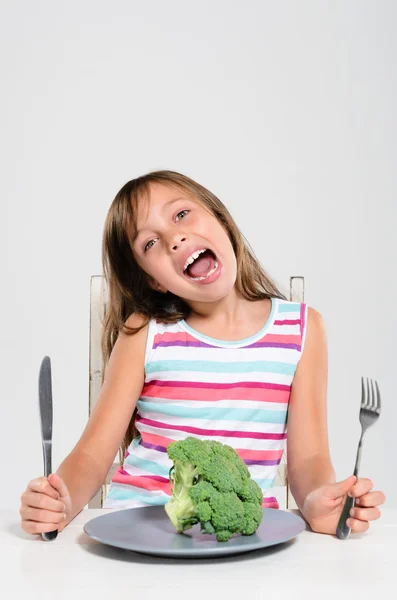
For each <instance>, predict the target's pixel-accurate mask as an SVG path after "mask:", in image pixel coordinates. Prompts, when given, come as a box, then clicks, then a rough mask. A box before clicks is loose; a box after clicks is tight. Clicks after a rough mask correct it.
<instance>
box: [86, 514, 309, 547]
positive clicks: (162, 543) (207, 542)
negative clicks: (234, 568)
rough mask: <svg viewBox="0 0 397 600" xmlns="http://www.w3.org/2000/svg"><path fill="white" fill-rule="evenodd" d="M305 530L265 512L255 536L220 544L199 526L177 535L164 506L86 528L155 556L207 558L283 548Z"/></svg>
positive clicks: (105, 518)
mask: <svg viewBox="0 0 397 600" xmlns="http://www.w3.org/2000/svg"><path fill="white" fill-rule="evenodd" d="M304 529H305V522H304V521H303V519H301V518H300V517H298V516H296V515H294V514H293V513H289V512H286V511H283V510H277V509H273V508H264V509H263V519H262V522H261V524H260V526H259V528H258V529H257V531H256V533H254V534H253V535H249V536H245V535H234V536H233V537H232V538H231V539H230V540H229V541H228V542H217V541H216V538H215V535H208V534H203V533H200V526H199V525H195V526H194V527H192V529H189V530H187V531H185V533H177V532H176V531H175V529H174V526H173V525H172V523H171V521H170V520H169V518H168V516H167V514H166V512H165V510H164V506H147V507H146V506H145V507H143V508H129V509H124V510H117V511H112V512H110V513H109V514H108V515H101V516H100V517H96V518H95V519H92V520H91V521H88V523H86V524H85V526H84V531H85V533H86V534H87V535H89V536H90V537H91V538H93V539H94V540H97V541H98V542H102V543H103V544H107V545H109V546H116V547H117V548H123V549H124V550H133V551H134V552H140V553H142V554H152V555H154V556H169V557H177V558H205V557H209V556H225V555H231V554H240V553H242V552H250V551H251V550H258V549H260V548H266V547H267V546H274V545H275V544H281V543H282V542H286V541H288V540H290V539H292V538H294V537H295V536H296V535H298V533H300V532H301V531H303V530H304Z"/></svg>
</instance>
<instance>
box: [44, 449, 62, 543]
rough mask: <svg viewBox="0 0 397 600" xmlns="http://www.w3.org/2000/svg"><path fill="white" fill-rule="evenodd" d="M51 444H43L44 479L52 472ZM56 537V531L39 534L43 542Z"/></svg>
mask: <svg viewBox="0 0 397 600" xmlns="http://www.w3.org/2000/svg"><path fill="white" fill-rule="evenodd" d="M51 445H52V444H51V442H50V441H49V442H43V459H44V477H49V476H50V475H51V472H52V466H51ZM57 535H58V529H55V530H54V531H48V532H45V533H42V534H41V537H42V538H43V540H46V541H51V540H55V538H56V537H57Z"/></svg>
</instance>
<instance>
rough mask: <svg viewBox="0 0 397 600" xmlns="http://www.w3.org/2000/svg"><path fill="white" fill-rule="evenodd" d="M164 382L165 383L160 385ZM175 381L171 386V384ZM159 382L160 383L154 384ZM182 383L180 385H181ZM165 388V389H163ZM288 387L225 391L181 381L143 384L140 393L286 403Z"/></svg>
mask: <svg viewBox="0 0 397 600" xmlns="http://www.w3.org/2000/svg"><path fill="white" fill-rule="evenodd" d="M164 383H166V384H167V385H162V384H164ZM174 383H177V384H179V385H176V386H175V387H173V384H174ZM156 384H160V385H156ZM181 384H182V385H181ZM165 388H166V389H165ZM289 395H290V389H289V388H288V390H270V389H267V390H264V389H255V388H244V387H238V388H232V389H230V390H229V391H227V393H226V392H225V390H222V389H219V388H216V389H211V388H197V389H196V388H194V387H192V386H190V385H188V386H183V382H181V381H178V382H173V381H167V382H158V381H156V382H155V383H154V382H153V383H149V384H147V385H145V387H144V389H143V390H142V393H141V398H142V397H148V398H166V399H167V400H197V401H200V402H216V401H218V400H226V399H227V400H239V401H242V402H243V401H245V400H251V401H252V402H274V403H284V404H287V403H288V400H289Z"/></svg>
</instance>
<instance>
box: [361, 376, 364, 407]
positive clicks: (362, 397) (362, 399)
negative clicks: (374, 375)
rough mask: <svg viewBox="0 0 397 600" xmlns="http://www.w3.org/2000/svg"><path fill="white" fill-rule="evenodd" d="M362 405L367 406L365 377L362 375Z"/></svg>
mask: <svg viewBox="0 0 397 600" xmlns="http://www.w3.org/2000/svg"><path fill="white" fill-rule="evenodd" d="M361 406H365V386H364V377H361Z"/></svg>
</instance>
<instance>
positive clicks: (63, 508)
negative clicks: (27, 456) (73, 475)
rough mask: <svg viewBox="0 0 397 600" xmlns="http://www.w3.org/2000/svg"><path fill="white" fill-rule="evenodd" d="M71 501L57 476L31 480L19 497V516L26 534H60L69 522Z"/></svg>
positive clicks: (62, 482)
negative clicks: (50, 532) (55, 532)
mask: <svg viewBox="0 0 397 600" xmlns="http://www.w3.org/2000/svg"><path fill="white" fill-rule="evenodd" d="M71 512H72V501H71V498H70V495H69V492H68V489H67V487H66V485H65V483H64V481H63V479H61V478H60V477H59V476H58V475H55V474H54V473H51V475H50V476H49V477H48V478H47V477H39V478H37V479H32V481H30V482H29V484H28V487H27V488H26V490H25V491H24V493H23V494H22V496H21V508H20V511H19V513H20V515H21V519H22V529H23V530H24V531H26V533H31V534H33V535H34V534H37V533H38V534H41V533H48V532H49V531H54V530H55V529H57V530H58V532H61V531H62V530H63V529H64V528H65V527H66V525H67V523H68V522H69V521H70V517H71Z"/></svg>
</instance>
